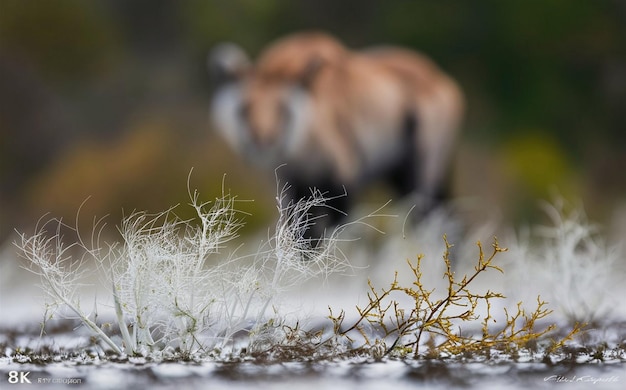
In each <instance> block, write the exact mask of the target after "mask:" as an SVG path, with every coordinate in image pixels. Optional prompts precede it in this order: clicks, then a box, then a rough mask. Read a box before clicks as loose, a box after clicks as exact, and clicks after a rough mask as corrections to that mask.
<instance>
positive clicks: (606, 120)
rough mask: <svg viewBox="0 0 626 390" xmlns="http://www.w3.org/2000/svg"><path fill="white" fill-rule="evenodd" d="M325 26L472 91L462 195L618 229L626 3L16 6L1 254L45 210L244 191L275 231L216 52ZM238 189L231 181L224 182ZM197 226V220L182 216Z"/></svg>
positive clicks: (116, 1)
mask: <svg viewBox="0 0 626 390" xmlns="http://www.w3.org/2000/svg"><path fill="white" fill-rule="evenodd" d="M307 29H320V30H325V31H327V32H330V33H331V34H334V35H336V36H337V37H338V38H339V39H341V40H342V41H344V42H345V43H346V44H347V45H348V46H349V47H352V48H362V47H367V46H371V45H376V44H394V45H402V46H406V47H409V48H413V49H416V50H419V51H422V52H424V53H426V54H428V55H429V56H431V57H432V58H433V59H434V60H435V61H436V62H437V63H438V64H439V65H440V66H441V67H442V68H443V69H444V70H445V71H447V72H448V73H449V74H450V75H452V76H453V77H455V78H456V79H457V80H458V82H459V83H460V84H461V86H462V88H463V89H464V91H465V94H466V97H467V101H468V113H467V118H466V122H465V126H464V129H463V137H462V140H461V143H460V145H459V151H458V155H457V156H456V162H455V169H454V176H453V186H452V188H453V193H454V196H455V197H458V198H467V199H476V200H478V201H479V202H483V203H484V204H486V205H489V207H492V208H496V209H498V210H499V211H498V212H499V213H501V215H502V216H503V217H504V219H505V220H506V221H510V222H511V223H519V222H526V221H533V220H534V219H535V218H537V215H539V214H540V211H539V210H538V208H537V200H538V199H550V194H551V191H556V192H558V193H559V194H561V195H563V196H565V197H567V198H570V199H574V200H582V201H583V202H584V205H585V208H586V210H587V212H588V214H589V215H590V217H591V218H592V219H594V220H597V221H601V222H605V223H612V222H611V221H612V220H614V219H615V218H614V213H615V210H619V209H620V208H621V209H622V210H624V207H625V206H624V205H625V204H626V179H625V177H626V175H625V173H624V172H625V171H626V131H625V130H626V128H625V127H626V2H625V1H622V0H597V1H588V0H553V1H548V2H546V1H542V0H526V1H506V2H505V1H498V0H481V1H472V2H460V1H437V2H435V1H365V0H358V1H357V0H346V1H334V0H317V1H308V0H264V1H257V0H231V1H199V0H198V1H193V0H192V1H167V0H135V1H127V0H109V1H82V0H50V1H23V0H1V1H0V244H2V242H7V241H11V240H13V239H14V236H13V234H14V231H13V229H15V228H18V229H20V230H26V231H27V232H30V230H29V229H30V227H31V226H32V225H33V224H34V223H36V221H37V220H38V219H39V217H41V216H42V215H43V214H45V213H50V215H51V216H54V217H62V218H63V219H64V220H66V221H68V223H70V224H72V223H73V221H74V219H75V217H76V213H77V210H78V209H79V208H80V206H81V204H82V203H83V201H85V200H86V199H87V198H89V199H88V201H87V202H86V203H85V205H84V206H83V208H82V210H81V221H82V222H79V223H80V224H83V223H84V224H85V225H87V228H89V227H91V225H92V222H93V218H94V216H96V217H101V216H104V215H109V217H108V218H107V221H108V222H109V223H110V224H111V226H115V224H117V223H119V221H120V218H121V216H122V214H123V213H125V214H129V213H130V212H131V211H133V210H146V211H149V212H158V211H162V210H164V209H167V208H169V207H170V206H172V205H175V204H178V203H182V204H185V203H187V201H188V199H189V198H188V195H187V181H188V175H189V172H190V170H191V169H192V167H193V173H192V175H191V178H190V180H189V181H190V187H191V188H192V189H194V188H197V189H198V190H199V191H200V192H201V197H202V199H207V200H210V199H212V198H213V197H215V196H218V195H219V194H220V193H221V191H222V183H223V182H224V183H225V188H226V190H230V192H231V193H232V194H236V195H238V196H239V198H241V199H254V200H255V202H253V203H242V204H241V207H240V208H241V209H243V210H244V211H247V212H250V213H252V214H253V217H250V218H247V219H246V220H247V221H248V227H247V229H250V230H254V229H258V228H260V227H262V226H267V223H268V222H269V221H271V220H272V219H273V218H274V213H275V208H274V205H273V204H274V203H273V202H274V196H275V191H276V185H275V183H273V182H272V181H271V180H266V179H267V176H265V175H264V174H260V172H257V171H255V170H254V169H253V168H251V167H249V166H247V165H245V164H244V163H242V162H241V161H240V160H239V158H238V157H237V156H235V155H234V154H233V153H232V152H231V151H230V150H229V149H228V147H226V145H225V143H224V142H223V141H222V140H221V139H220V138H219V137H218V136H217V134H215V133H214V132H213V131H211V129H210V126H209V124H208V105H209V101H210V96H211V86H210V80H209V77H208V74H207V72H206V55H207V53H208V51H209V50H210V48H211V47H212V46H213V45H214V44H216V43H218V42H221V41H224V40H228V41H233V42H236V43H238V44H240V45H241V46H243V47H244V48H246V49H247V50H248V51H249V52H250V53H251V54H252V55H253V56H254V55H256V54H258V53H259V51H260V50H262V48H263V47H265V46H266V45H267V44H268V43H270V42H271V41H273V40H274V39H276V38H279V37H281V36H283V35H285V34H288V33H291V32H295V31H300V30H307ZM225 174H226V178H225V180H223V177H224V175H225ZM177 212H178V213H179V214H180V215H181V216H183V217H185V216H191V212H192V210H191V209H190V208H186V207H180V208H179V209H177Z"/></svg>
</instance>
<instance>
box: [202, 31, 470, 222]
mask: <svg viewBox="0 0 626 390" xmlns="http://www.w3.org/2000/svg"><path fill="white" fill-rule="evenodd" d="M209 67H210V70H211V73H212V74H213V75H214V76H215V79H216V82H217V85H216V89H215V93H214V96H213V100H212V105H211V113H212V115H211V116H212V118H213V124H214V126H215V127H216V128H217V129H218V130H219V132H220V133H221V134H222V135H223V136H224V137H225V139H226V140H227V141H228V143H229V144H230V145H231V146H232V147H233V148H234V149H235V150H236V151H237V152H238V153H239V154H240V155H241V156H243V157H244V158H246V159H247V160H248V161H250V162H252V163H253V164H255V165H260V166H263V167H266V168H267V169H269V170H271V171H272V172H273V171H274V170H276V169H277V168H278V167H279V166H282V167H281V168H279V169H278V170H277V171H276V172H277V174H278V176H279V179H280V180H281V181H282V182H288V183H289V185H290V188H291V190H290V192H289V194H288V199H287V200H288V201H289V200H297V199H300V198H302V197H307V196H310V195H311V190H312V189H313V188H315V189H318V190H320V191H321V192H323V193H327V195H328V196H331V197H333V196H336V195H339V194H343V193H344V190H345V191H346V192H347V194H348V195H347V196H338V197H334V198H333V199H332V200H330V201H329V202H330V204H329V206H330V207H331V208H335V209H339V210H341V211H346V210H348V208H349V206H350V202H351V194H352V195H354V193H358V192H359V191H360V190H361V189H363V188H364V187H365V186H367V185H369V184H371V183H372V182H373V181H377V180H380V179H384V180H386V181H387V182H389V183H390V184H391V186H392V187H393V188H395V189H396V190H397V192H398V194H399V195H400V196H403V197H404V196H412V197H413V201H414V203H415V204H417V205H418V209H419V210H421V211H427V210H428V209H429V208H431V207H433V206H434V205H435V204H436V202H437V200H438V199H439V198H440V196H441V193H442V189H443V187H444V184H445V181H446V176H447V173H448V168H449V163H450V157H451V152H452V150H453V145H454V143H455V140H456V139H457V135H458V132H459V125H460V121H461V118H462V114H463V98H462V93H461V91H460V89H459V87H458V86H457V84H456V83H455V82H454V81H453V80H452V79H451V78H450V77H449V76H447V75H446V74H444V73H443V72H442V71H441V70H440V69H439V68H438V67H437V66H436V65H435V64H434V63H433V62H432V61H431V60H430V59H428V58H427V57H425V56H424V55H421V54H418V53H416V52H413V51H410V50H406V49H402V48H396V47H379V48H373V49H369V50H363V51H353V50H349V49H347V48H346V47H345V46H343V45H342V44H341V43H340V42H339V41H337V40H336V39H334V38H333V37H331V36H329V35H327V34H324V33H318V32H310V33H299V34H294V35H291V36H287V37H285V38H283V39H280V40H278V41H277V42H275V43H274V44H272V45H270V46H269V47H268V48H267V49H266V50H265V51H263V52H262V53H261V54H260V56H259V58H258V60H257V61H256V62H255V63H251V62H250V61H249V60H248V57H247V56H246V54H245V53H244V51H243V50H242V49H240V48H239V47H237V46H235V45H233V44H222V45H219V46H218V47H216V48H215V49H214V50H213V51H212V53H211V54H210V56H209ZM325 213H326V214H329V216H328V220H327V221H326V222H321V223H320V225H319V226H318V227H316V228H315V229H314V230H315V231H316V233H315V234H320V232H321V231H322V230H323V228H325V227H326V226H329V225H331V224H334V223H337V221H338V220H339V218H340V217H339V214H338V213H334V212H332V211H326V212H325Z"/></svg>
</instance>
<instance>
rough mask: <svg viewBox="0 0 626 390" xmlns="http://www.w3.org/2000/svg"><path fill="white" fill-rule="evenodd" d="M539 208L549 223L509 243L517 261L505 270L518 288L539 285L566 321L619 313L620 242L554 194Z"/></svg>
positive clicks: (577, 208) (596, 319)
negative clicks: (607, 238)
mask: <svg viewBox="0 0 626 390" xmlns="http://www.w3.org/2000/svg"><path fill="white" fill-rule="evenodd" d="M543 208H544V210H545V213H546V215H547V216H548V218H549V221H550V224H548V225H544V226H537V227H535V228H534V229H532V230H531V231H530V232H526V234H524V235H523V237H522V238H521V239H519V240H518V241H519V242H518V244H517V245H513V246H510V249H511V252H512V254H513V257H515V261H514V262H513V263H512V264H511V266H512V267H511V268H510V269H511V270H512V272H510V273H509V275H514V276H513V277H514V278H515V279H517V282H518V285H519V286H520V288H521V289H522V290H524V289H527V287H528V286H533V287H535V291H536V289H540V290H541V297H542V298H545V299H546V300H547V301H549V302H550V303H551V304H553V305H554V306H555V308H556V309H557V310H559V311H560V312H561V314H562V315H563V316H564V317H565V318H566V319H567V320H569V321H570V322H587V323H589V322H594V321H598V320H602V319H606V318H607V317H608V316H611V315H619V313H614V312H613V309H614V308H615V307H616V304H617V303H618V299H619V297H620V296H621V294H622V293H623V291H622V288H621V284H622V282H621V281H622V280H623V278H624V275H625V274H624V264H623V262H622V261H621V260H622V259H623V253H622V250H623V247H619V246H611V245H609V244H608V243H607V242H606V241H605V240H604V238H603V237H602V235H601V234H599V233H600V232H599V228H598V226H596V225H593V224H591V223H590V222H589V221H588V220H587V217H586V215H585V213H584V211H583V208H582V207H581V206H578V207H574V208H573V209H572V210H571V211H568V205H567V204H566V203H565V201H564V200H563V199H557V200H555V201H554V202H553V203H547V202H545V203H544V204H543ZM621 245H623V243H622V244H621ZM515 254H517V255H515Z"/></svg>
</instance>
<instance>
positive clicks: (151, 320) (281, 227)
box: [16, 189, 362, 356]
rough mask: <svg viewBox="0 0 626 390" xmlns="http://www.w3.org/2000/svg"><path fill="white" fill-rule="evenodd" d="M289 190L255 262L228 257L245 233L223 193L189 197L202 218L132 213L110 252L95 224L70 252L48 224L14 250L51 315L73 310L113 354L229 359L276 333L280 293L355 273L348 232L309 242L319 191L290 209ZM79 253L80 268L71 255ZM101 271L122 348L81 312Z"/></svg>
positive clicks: (237, 213)
mask: <svg viewBox="0 0 626 390" xmlns="http://www.w3.org/2000/svg"><path fill="white" fill-rule="evenodd" d="M284 190H285V189H283V191H281V192H280V194H279V196H278V198H277V200H278V212H279V218H278V222H277V225H276V229H275V232H274V233H273V234H272V235H270V238H269V239H268V241H267V242H263V243H261V246H260V247H259V249H258V251H257V253H256V254H255V255H253V256H247V257H234V256H225V255H223V254H222V253H221V251H222V250H223V249H224V247H225V245H226V244H227V243H228V242H229V241H231V240H233V239H235V238H236V237H237V236H238V230H239V228H240V227H241V226H242V225H243V221H242V218H241V216H242V215H243V214H242V213H241V212H240V211H238V210H237V209H236V207H235V206H236V202H237V200H236V198H235V197H233V196H230V195H229V194H224V195H223V196H222V197H221V198H217V199H216V200H215V201H214V202H207V203H202V202H200V201H199V200H198V194H197V192H195V191H194V193H193V194H191V193H190V198H191V206H192V207H193V208H194V209H195V211H196V213H197V218H195V219H193V220H188V221H187V220H182V219H180V218H179V217H178V216H177V215H176V214H175V213H174V210H173V209H170V210H167V211H165V212H163V213H160V214H157V215H150V214H147V213H143V212H139V213H133V214H132V215H130V216H129V217H126V218H125V219H124V220H123V222H122V224H121V226H120V229H119V230H120V233H121V236H122V242H121V243H114V244H111V245H107V246H106V247H103V246H102V245H101V244H100V242H99V241H100V240H99V236H100V231H101V230H102V226H103V225H102V224H101V223H96V224H95V226H96V228H94V230H93V233H92V235H91V237H90V239H89V240H85V239H83V237H82V236H81V235H80V232H78V231H76V233H77V237H78V239H77V240H76V242H74V243H72V244H69V245H66V244H64V241H63V237H62V234H61V230H62V228H63V229H65V228H67V226H66V225H64V224H62V223H61V222H60V221H57V220H51V221H50V222H49V223H46V224H43V225H42V226H38V227H37V229H36V232H35V234H34V235H32V236H28V235H25V234H23V233H21V234H20V241H19V242H17V243H16V245H17V246H18V247H19V248H20V249H21V250H22V253H23V255H24V257H25V258H26V259H28V260H29V266H28V269H29V270H31V271H32V272H34V273H36V274H38V275H40V277H41V287H42V288H43V291H44V292H45V293H46V295H47V296H48V298H49V306H48V308H50V309H51V313H59V314H61V313H62V312H61V311H60V310H57V309H60V308H61V307H62V306H66V307H67V308H69V310H70V311H71V312H72V313H73V314H74V315H75V316H76V317H77V318H78V319H80V321H82V323H83V324H84V325H85V326H86V327H87V328H89V330H90V331H91V332H93V334H94V335H95V336H97V337H98V338H99V339H100V340H102V342H103V343H104V344H106V345H107V346H108V348H109V349H111V350H113V351H114V352H115V353H117V354H139V355H153V356H155V355H158V354H160V353H162V352H164V351H167V350H172V349H174V348H176V349H178V350H179V351H180V352H181V353H183V354H187V355H190V354H195V353H202V352H208V351H212V350H222V349H223V348H224V347H226V346H228V345H229V343H232V342H233V341H234V337H235V335H236V334H238V333H240V332H248V333H249V334H250V342H251V343H252V342H253V341H254V340H253V339H254V338H255V337H256V338H259V339H263V338H264V337H265V338H266V336H267V335H265V336H264V335H263V334H262V333H263V332H264V330H266V331H267V332H273V331H274V329H271V326H268V324H270V325H271V324H275V323H276V322H275V320H274V319H273V318H271V315H270V314H269V313H268V312H269V311H270V310H269V308H270V307H273V305H274V304H275V303H276V302H274V300H276V299H277V297H278V296H279V293H281V292H284V291H285V290H288V289H289V288H291V287H294V286H297V285H298V284H299V283H301V282H303V281H304V280H307V279H310V278H313V277H318V276H322V277H325V276H327V275H328V274H329V273H332V272H338V271H343V270H345V269H346V268H348V267H349V264H348V262H347V260H346V258H345V256H344V255H343V253H342V252H341V251H340V250H339V249H338V247H337V243H338V242H339V234H340V233H341V232H342V231H343V229H345V227H346V226H347V225H343V226H340V227H338V228H336V229H335V230H333V231H332V232H331V233H330V234H329V235H328V236H327V237H325V238H323V239H322V241H321V242H320V243H319V244H318V245H317V246H316V247H315V248H312V246H311V242H310V241H309V239H308V238H306V236H305V232H306V230H307V228H308V227H310V226H311V224H313V223H315V221H314V220H311V219H310V217H309V215H310V213H309V211H310V209H311V208H312V207H319V206H324V204H325V202H326V200H327V199H325V198H324V196H323V195H322V194H320V193H319V192H313V193H312V194H311V197H309V198H308V199H302V200H300V201H297V202H290V203H288V204H285V202H284V194H285V191H284ZM357 222H362V221H357ZM50 223H54V224H56V225H55V227H56V228H55V230H54V231H52V232H48V231H47V230H46V226H50ZM76 230H77V229H76ZM77 252H80V253H79V256H80V257H79V258H78V259H77V258H75V257H73V256H71V255H70V253H73V254H75V253H77ZM218 256H220V258H217V257H218ZM224 256H225V257H224ZM90 259H92V260H94V261H88V260H90ZM90 265H91V266H92V269H89V268H88V266H90ZM94 272H98V273H99V276H104V280H105V285H106V287H108V288H109V289H110V291H111V294H112V297H113V305H114V309H115V314H116V322H117V326H118V327H119V331H120V334H121V339H120V338H119V337H113V336H111V335H110V334H107V333H106V332H105V331H104V330H103V328H102V327H101V326H100V325H98V324H97V323H96V318H95V313H91V312H89V311H86V310H84V308H83V307H82V306H81V301H80V293H79V288H80V287H81V286H82V285H83V284H84V281H85V280H86V277H88V276H90V275H91V276H92V275H93V273H94ZM47 313H48V311H47Z"/></svg>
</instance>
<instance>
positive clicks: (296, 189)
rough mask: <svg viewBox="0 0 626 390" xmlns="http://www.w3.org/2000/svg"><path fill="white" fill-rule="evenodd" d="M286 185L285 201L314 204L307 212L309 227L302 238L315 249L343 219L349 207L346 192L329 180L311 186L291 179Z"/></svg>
mask: <svg viewBox="0 0 626 390" xmlns="http://www.w3.org/2000/svg"><path fill="white" fill-rule="evenodd" d="M288 185H289V189H288V192H287V201H291V202H294V203H295V202H298V201H304V202H307V201H313V202H314V204H313V205H312V206H311V207H310V208H309V209H308V210H307V215H306V217H307V219H308V223H309V226H308V227H307V229H306V231H305V232H304V238H305V239H307V240H310V242H311V246H312V247H317V246H318V245H319V243H320V242H321V241H322V240H323V239H324V237H325V236H327V230H328V229H333V228H334V227H335V226H337V225H338V224H339V223H341V221H342V220H343V219H344V217H345V215H346V212H347V211H348V208H349V206H350V202H349V200H348V196H347V194H346V191H345V189H344V188H343V187H342V186H339V185H337V184H334V183H333V182H332V181H330V180H324V181H317V182H316V184H315V185H311V183H309V182H305V181H303V180H299V179H297V178H295V179H294V178H292V179H291V180H290V181H289V182H288ZM318 201H319V202H318Z"/></svg>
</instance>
